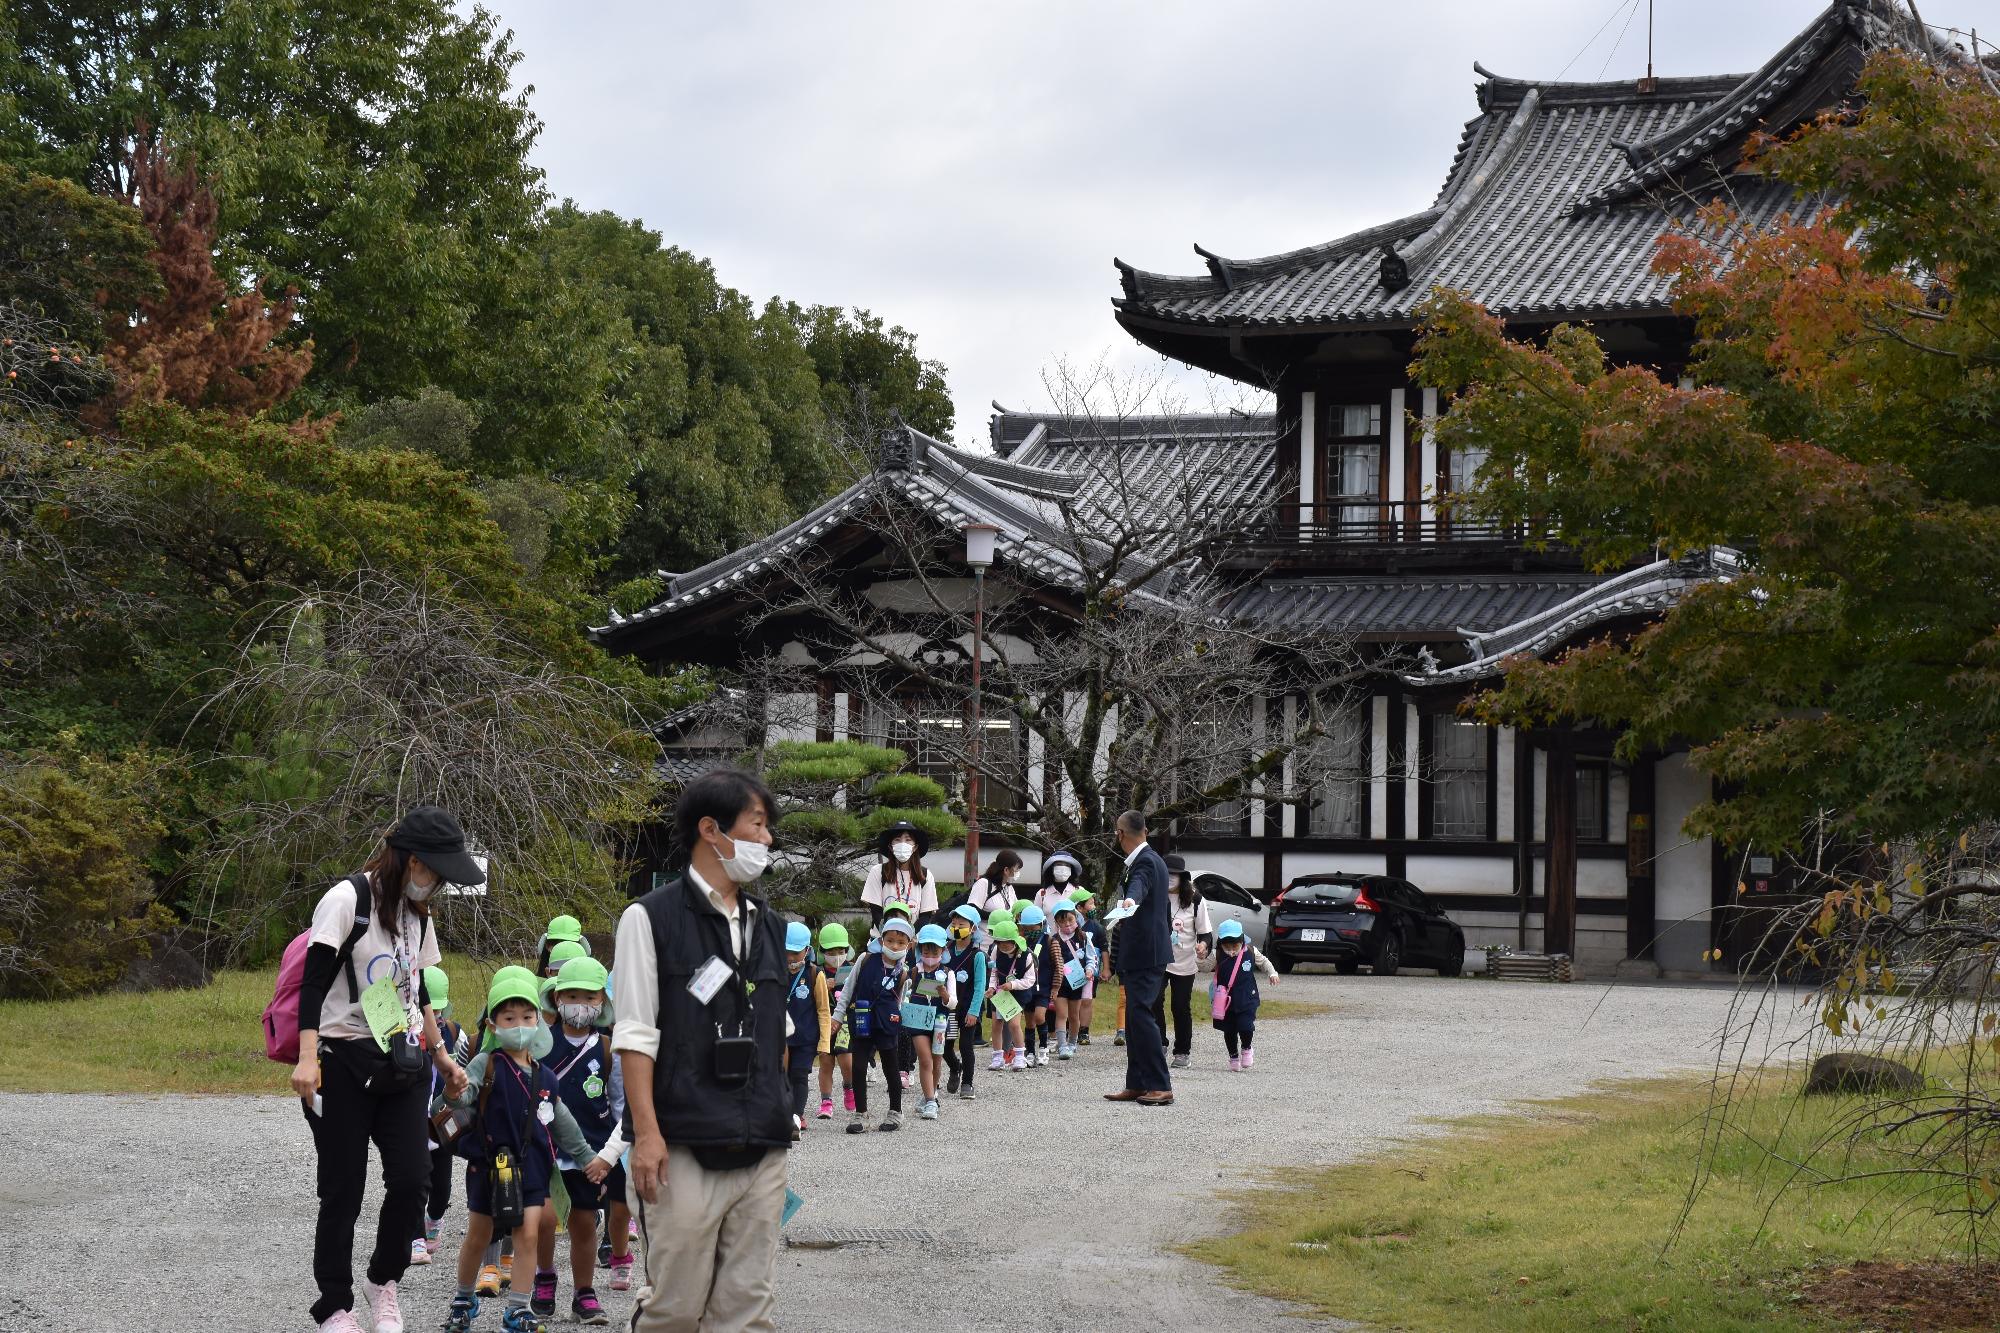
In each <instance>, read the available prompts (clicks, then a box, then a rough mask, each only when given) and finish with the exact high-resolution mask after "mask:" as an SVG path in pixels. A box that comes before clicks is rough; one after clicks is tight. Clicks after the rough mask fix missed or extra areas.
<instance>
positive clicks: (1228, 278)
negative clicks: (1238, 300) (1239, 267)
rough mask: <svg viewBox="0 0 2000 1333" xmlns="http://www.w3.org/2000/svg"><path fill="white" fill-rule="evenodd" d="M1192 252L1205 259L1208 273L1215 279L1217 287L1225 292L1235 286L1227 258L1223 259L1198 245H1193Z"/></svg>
mask: <svg viewBox="0 0 2000 1333" xmlns="http://www.w3.org/2000/svg"><path fill="white" fill-rule="evenodd" d="M1194 252H1195V253H1196V254H1198V255H1200V256H1201V257H1202V258H1203V259H1204V260H1206V261H1207V263H1208V275H1209V276H1210V277H1211V278H1214V279H1215V282H1216V285H1217V286H1218V287H1220V288H1222V290H1223V291H1225V292H1226V291H1229V290H1231V289H1232V288H1234V287H1235V286H1236V283H1235V282H1234V280H1233V276H1232V275H1231V273H1230V272H1229V261H1228V260H1227V259H1224V258H1223V257H1222V256H1221V255H1219V254H1216V253H1215V252H1214V251H1212V250H1204V249H1202V248H1201V247H1200V246H1199V245H1197V246H1195V248H1194Z"/></svg>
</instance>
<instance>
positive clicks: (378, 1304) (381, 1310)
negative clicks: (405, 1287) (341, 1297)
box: [361, 1278, 403, 1333]
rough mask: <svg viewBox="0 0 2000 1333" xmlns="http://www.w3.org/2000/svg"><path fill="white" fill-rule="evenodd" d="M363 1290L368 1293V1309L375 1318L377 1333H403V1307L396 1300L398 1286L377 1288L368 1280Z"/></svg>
mask: <svg viewBox="0 0 2000 1333" xmlns="http://www.w3.org/2000/svg"><path fill="white" fill-rule="evenodd" d="M361 1289H362V1290H363V1291H365V1292H367V1293H368V1309H369V1311H370V1312H371V1313H372V1314H373V1315H374V1316H375V1325H374V1327H375V1333H403V1307H402V1305H401V1304H400V1303H399V1302H398V1301H397V1299H396V1284H395V1283H393V1282H384V1283H383V1284H382V1285H381V1286H379V1287H378V1286H376V1285H375V1284H374V1283H373V1282H370V1281H368V1280H367V1279H366V1278H363V1279H362V1280H361Z"/></svg>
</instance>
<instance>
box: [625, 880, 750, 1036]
mask: <svg viewBox="0 0 2000 1333" xmlns="http://www.w3.org/2000/svg"><path fill="white" fill-rule="evenodd" d="M686 874H687V878H688V882H689V883H690V884H693V885H694V886H695V887H696V888H698V889H700V890H701V891H702V893H703V894H704V895H705V896H706V897H707V898H708V901H709V905H710V906H712V907H713V908H715V910H716V911H718V912H720V913H722V915H723V916H724V918H725V919H727V920H728V922H729V947H730V950H731V951H732V952H733V953H735V955H736V956H737V957H738V958H741V957H742V956H743V948H744V941H745V939H747V938H748V932H749V930H750V929H751V923H752V922H754V921H755V920H756V917H755V915H754V914H755V912H756V911H757V905H756V904H755V903H753V902H751V901H750V900H749V899H748V898H746V897H744V896H743V895H742V893H741V892H739V893H738V894H737V895H736V910H735V911H733V912H732V911H730V910H729V909H728V908H726V907H725V906H723V902H722V895H721V894H719V893H717V892H716V891H715V890H714V889H712V888H710V887H709V885H708V881H707V880H705V879H703V878H702V877H701V876H700V875H698V874H696V873H695V871H694V867H693V866H689V867H688V869H687V871H686ZM612 957H613V959H614V961H616V963H617V964H618V970H617V975H616V976H615V977H614V978H613V984H614V987H615V989H614V992H613V994H612V996H611V1002H612V1008H613V1009H614V1010H615V1011H616V1013H617V1015H618V1021H617V1022H616V1023H615V1024H613V1025H612V1028H611V1049H612V1050H614V1051H637V1052H638V1053H639V1054H640V1055H645V1056H651V1057H653V1058H655V1059H657V1058H658V1057H659V1054H660V1027H659V1021H660V959H659V955H658V953H657V952H655V950H654V948H653V919H652V918H651V917H649V916H647V915H646V909H645V908H643V907H641V906H640V905H639V904H638V903H633V904H632V905H631V906H630V907H628V908H626V909H625V914H624V915H623V916H621V917H619V918H618V940H617V952H616V953H615V954H613V955H612Z"/></svg>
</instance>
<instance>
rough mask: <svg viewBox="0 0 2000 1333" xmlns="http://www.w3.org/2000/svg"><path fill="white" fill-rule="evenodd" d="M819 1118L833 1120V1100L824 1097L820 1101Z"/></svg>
mask: <svg viewBox="0 0 2000 1333" xmlns="http://www.w3.org/2000/svg"><path fill="white" fill-rule="evenodd" d="M819 1118H820V1119H822V1120H831V1119H833V1098H831V1097H822V1098H820V1099H819Z"/></svg>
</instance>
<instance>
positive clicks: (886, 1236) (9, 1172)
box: [0, 973, 1804, 1333]
mask: <svg viewBox="0 0 2000 1333" xmlns="http://www.w3.org/2000/svg"><path fill="white" fill-rule="evenodd" d="M1274 998H1284V999H1288V1000H1310V1001H1317V1002H1321V1003H1325V1004H1328V1005H1331V1006H1333V1008H1332V1011H1331V1012H1330V1013H1327V1014H1325V1015H1321V1016H1317V1017H1312V1018H1298V1019H1288V1020H1280V1021H1276V1022H1271V1023H1267V1024H1266V1025H1264V1028H1263V1030H1262V1031H1261V1032H1260V1034H1259V1037H1260V1040H1259V1041H1258V1044H1257V1051H1258V1063H1257V1068H1256V1070H1255V1071H1254V1072H1253V1073H1249V1074H1231V1073H1230V1072H1229V1070H1228V1066H1227V1065H1226V1063H1225V1062H1224V1056H1223V1053H1222V1040H1221V1037H1220V1035H1219V1034H1217V1033H1215V1032H1212V1031H1209V1030H1207V1028H1206V1027H1205V1026H1204V1027H1203V1028H1202V1030H1201V1031H1200V1032H1198V1033H1197V1036H1196V1043H1195V1062H1194V1067H1193V1068H1191V1069H1188V1070H1184V1071H1179V1074H1178V1076H1177V1077H1176V1080H1175V1090H1176V1097H1177V1099H1178V1100H1177V1104H1176V1105H1175V1106H1172V1107H1169V1108H1163V1109H1158V1110H1149V1109H1141V1108H1138V1107H1134V1106H1129V1105H1115V1104H1112V1103H1109V1102H1106V1101H1104V1100H1102V1098H1101V1097H1100V1094H1101V1093H1104V1092H1107V1091H1111V1090H1114V1089H1116V1088H1118V1087H1120V1086H1122V1084H1123V1069H1124V1062H1123V1055H1124V1053H1123V1052H1122V1051H1119V1050H1116V1049H1114V1048H1113V1047H1112V1046H1111V1045H1110V1043H1109V1040H1108V1038H1109V1036H1110V1031H1109V1028H1108V1026H1107V1027H1106V1028H1105V1030H1104V1031H1103V1033H1102V1034H1101V1036H1100V1038H1099V1044H1097V1045H1094V1046H1091V1047H1088V1048H1086V1049H1085V1050H1084V1051H1083V1052H1082V1053H1081V1055H1080V1057H1079V1058H1078V1059H1077V1060H1075V1061H1071V1062H1069V1063H1057V1064H1052V1065H1050V1066H1049V1068H1047V1069H1045V1070H1032V1071H1029V1072H1026V1073H1020V1074H1013V1073H1008V1074H993V1073H991V1072H990V1071H988V1070H985V1069H983V1068H982V1069H981V1070H980V1074H979V1078H978V1088H979V1094H980V1095H979V1100H978V1101H977V1102H974V1103H964V1102H960V1101H958V1100H957V1099H955V1098H953V1099H947V1100H946V1102H945V1105H944V1116H943V1119H942V1120H941V1121H939V1122H938V1123H936V1124H929V1123H925V1122H921V1121H916V1120H914V1119H912V1120H911V1121H909V1122H907V1123H906V1125H905V1128H904V1131H903V1132H902V1133H900V1134H868V1135H865V1136H860V1135H857V1136H853V1137H850V1136H848V1135H846V1134H842V1133H839V1132H838V1129H839V1126H840V1125H841V1124H842V1123H843V1122H842V1120H841V1119H840V1118H838V1117H837V1118H836V1119H834V1120H831V1121H817V1122H814V1123H813V1125H812V1127H811V1129H810V1132H808V1133H807V1134H806V1136H805V1141H804V1142H803V1143H802V1144H801V1145H800V1146H799V1148H798V1149H797V1150H796V1151H795V1152H794V1153H793V1155H792V1162H791V1181H792V1185H793V1187H794V1188H795V1189H797V1190H798V1191H799V1193H800V1194H802V1195H803V1196H804V1197H805V1200H806V1202H805V1207H804V1208H803V1209H802V1210H801V1211H800V1213H799V1215H798V1216H797V1217H796V1218H795V1219H794V1220H793V1222H792V1224H791V1226H790V1227H788V1228H787V1230H786V1235H787V1239H788V1242H789V1243H788V1244H787V1245H786V1247H785V1248H784V1249H783V1250H782V1251H781V1252H780V1254H779V1257H778V1291H779V1296H778V1317H779V1322H780V1323H781V1324H782V1325H783V1326H785V1327H788V1328H794V1329H811V1330H815V1331H816V1333H841V1331H843V1330H855V1331H856V1333H881V1330H883V1329H885V1328H897V1327H906V1326H913V1325H914V1323H915V1322H916V1321H915V1320H912V1319H910V1318H908V1317H907V1316H906V1315H899V1314H897V1313H893V1312H894V1311H897V1310H906V1311H907V1310H912V1309H914V1310H918V1311H921V1312H922V1315H921V1322H922V1324H923V1325H924V1326H926V1327H929V1328H936V1329H973V1328H980V1327H986V1326H990V1325H992V1324H993V1323H995V1322H996V1320H998V1321H999V1322H1000V1323H1001V1324H1002V1325H1003V1326H1005V1325H1007V1324H1013V1325H1016V1326H1020V1327H1034V1328H1049V1329H1062V1330H1094V1331H1097V1330H1124V1329H1132V1330H1141V1329H1143V1330H1152V1329H1161V1328H1201V1327H1207V1328H1219V1327H1230V1328H1233V1329H1238V1330H1244V1329H1258V1328H1287V1327H1289V1328H1296V1327H1297V1326H1298V1321H1297V1319H1296V1318H1287V1316H1286V1307H1284V1306H1281V1305H1279V1304H1278V1303H1276V1302H1273V1301H1266V1300H1263V1299H1261V1298H1256V1297H1250V1296H1245V1295H1242V1294H1240V1293H1235V1292H1231V1291H1228V1290H1227V1289H1225V1288H1223V1287H1222V1286H1221V1285H1220V1284H1219V1283H1218V1282H1217V1280H1216V1277H1215V1275H1214V1273H1213V1272H1212V1271H1211V1270H1209V1269H1207V1268H1205V1267H1204V1266H1202V1265H1199V1264H1196V1263H1195V1262H1193V1261H1191V1260H1188V1259H1184V1258H1181V1257H1179V1256H1178V1255H1175V1254H1172V1253H1170V1252H1169V1251H1168V1248H1167V1247H1169V1246H1171V1245H1173V1244H1174V1243H1175V1242H1178V1241H1183V1240H1189V1239H1193V1238H1197V1237H1201V1236H1206V1235H1212V1234H1215V1233H1217V1232H1219V1231H1221V1230H1223V1229H1225V1228H1226V1227H1227V1225H1228V1207H1227V1205H1226V1204H1225V1203H1223V1202H1222V1201H1221V1200H1220V1199H1219V1198H1218V1193H1219V1192H1220V1191H1223V1190H1227V1189H1231V1188H1234V1187H1239V1186H1240V1185H1241V1184H1242V1183H1243V1182H1244V1180H1245V1178H1246V1177H1247V1176H1249V1175H1251V1174H1252V1173H1254V1172H1256V1171H1258V1170H1260V1169H1262V1168H1266V1167H1270V1166H1275V1165H1284V1164H1291V1163H1297V1162H1301V1161H1309V1162H1336V1161H1342V1160H1348V1159H1352V1158H1355V1157H1358V1156H1361V1155H1363V1154H1366V1153H1370V1152H1376V1151H1383V1150H1387V1151H1394V1147H1393V1143H1394V1141H1395V1140H1396V1139H1398V1138H1399V1137H1403V1136H1407V1135H1409V1134H1410V1133H1412V1132H1413V1131H1414V1132H1421V1131H1422V1130H1423V1128H1424V1122H1425V1121H1426V1119H1427V1118H1430V1117H1439V1116H1453V1115H1462V1114H1465V1113H1468V1112H1476V1111H1483V1110H1492V1109H1495V1108H1499V1107H1503V1106H1505V1105H1506V1104H1507V1103H1508V1102H1509V1101H1511V1100H1514V1099H1520V1098H1532V1097H1545V1096H1554V1095H1560V1094H1565V1093H1571V1092H1576V1091H1578V1090H1580V1089H1583V1088H1585V1087H1588V1086H1589V1085H1591V1084H1592V1083H1595V1082H1598V1081H1601V1080H1606V1079H1616V1078H1625V1077H1631V1076H1635V1075H1649V1074H1656V1073H1660V1072H1662V1071H1667V1070H1674V1069H1685V1068H1690V1067H1699V1066H1701V1065H1703V1064H1704V1063H1705V1061H1706V1060H1707V1059H1708V1058H1710V1057H1711V1055H1712V1052H1713V1042H1714V1039H1715V1034H1716V1033H1717V1032H1718V1031H1719V1029H1720V1026H1721V1024H1722V1022H1723V1020H1724V1017H1725V1013H1726V1011H1727V1008H1728V1005H1729V1002H1730V993H1729V992H1728V991H1727V990H1726V989H1723V988H1721V987H1709V986H1691V987H1672V986H1629V985H1628V986H1621V987H1618V988H1615V989H1612V990H1610V991H1608V992H1607V991H1606V989H1605V988H1604V987H1603V986H1600V985H1576V986H1555V985H1530V984H1517V983H1496V982H1486V981H1475V980H1469V979H1468V980H1457V981H1446V980H1443V979H1439V978H1432V977H1422V976H1419V977H1407V976H1406V977H1397V978H1394V979H1383V980H1380V981H1378V980H1376V979H1375V978H1373V977H1366V976H1360V977H1339V976H1309V975H1306V974H1303V973H1301V974H1295V975H1294V976H1291V977H1287V978H1286V979H1285V981H1284V983H1283V985H1282V986H1281V987H1280V988H1279V990H1278V991H1277V993H1276V996H1275V997H1274ZM1788 1025H1789V1020H1788ZM1798 1026H1801V1027H1802V1026H1804V1020H1803V1019H1801V1020H1799V1023H1798ZM881 1102H882V1098H881V1090H880V1087H879V1083H878V1085H877V1088H876V1104H877V1106H878V1107H879V1106H880V1105H881ZM905 1106H906V1109H907V1110H913V1109H914V1098H912V1099H910V1100H908V1101H906V1103H905ZM0 1162H4V1163H5V1166H4V1169H0V1254H6V1255H7V1256H9V1259H10V1268H11V1269H12V1272H11V1273H10V1278H11V1280H10V1281H9V1283H8V1284H7V1285H8V1288H9V1293H10V1294H5V1295H0V1330H5V1333H16V1331H17V1330H29V1329H34V1330H61V1331H62V1333H71V1331H72V1330H73V1331H74V1333H110V1331H117V1330H126V1329H145V1328H154V1327H159V1328H171V1329H188V1328H196V1329H202V1330H204V1331H205V1333H236V1331H238V1330H242V1331H244V1333H249V1331H250V1330H255V1331H256V1333H270V1331H271V1330H280V1329H294V1328H296V1329H307V1328H310V1327H311V1325H310V1323H309V1322H308V1321H307V1319H306V1317H305V1313H304V1311H305V1307H306V1306H307V1304H308V1303H309V1302H310V1301H311V1299H312V1290H311V1283H310V1274H309V1267H310V1262H309V1261H310V1237H311V1231H312V1217H313V1171H312V1159H311V1147H310V1141H309V1139H308V1136H307V1133H306V1127H305V1124H304V1122H303V1120H302V1119H301V1117H300V1115H299V1112H298V1109H297V1107H296V1105H295V1104H294V1103H292V1102H290V1101H289V1100H287V1099H284V1098H277V1097H269V1098H253V1097H205V1098H204V1097H160V1098H145V1097H78V1096H30V1095H20V1094H13V1095H4V1096H0ZM374 1206H375V1200H374V1196H373V1194H372V1191H371V1197H370V1200H369V1202H368V1204H367V1205H366V1206H365V1208H364V1212H363V1217H364V1219H367V1218H371V1217H372V1215H373V1209H374ZM463 1217H464V1214H463V1213H462V1212H461V1211H459V1208H458V1206H457V1201H456V1200H454V1207H453V1211H452V1212H451V1213H450V1214H448V1215H447V1217H446V1219H445V1234H446V1239H447V1248H448V1250H449V1252H452V1253H455V1250H456V1238H457V1235H458V1234H459V1225H460V1223H461V1222H462V1220H463ZM365 1253H366V1245H365V1242H363V1243H362V1244H360V1245H358V1246H357V1254H358V1255H365ZM444 1257H445V1252H441V1254H440V1258H444ZM558 1266H559V1267H563V1266H564V1264H563V1260H562V1258H561V1255H560V1253H559V1254H558ZM450 1284H451V1277H450V1273H449V1266H448V1265H446V1264H442V1263H441V1264H438V1265H434V1266H432V1267H431V1268H428V1269H413V1270H411V1276H410V1278H409V1280H408V1282H407V1290H406V1295H405V1300H404V1305H405V1310H406V1312H407V1313H408V1314H409V1316H410V1327H411V1329H413V1330H417V1329H434V1328H436V1327H437V1326H438V1324H439V1322H440V1321H441V1320H442V1317H443V1314H444V1307H445V1304H446V1303H447V1301H448V1299H449V1295H450ZM603 1294H604V1296H605V1297H606V1299H607V1300H608V1301H609V1302H610V1304H611V1309H612V1312H613V1315H614V1318H615V1317H617V1316H621V1315H622V1314H623V1312H624V1310H625V1309H626V1307H627V1305H628V1304H629V1302H628V1301H627V1299H626V1298H623V1297H619V1296H614V1295H612V1293H609V1292H605V1293H603ZM561 1303H562V1309H563V1310H564V1312H565V1313H564V1315H563V1316H561V1317H560V1319H559V1321H558V1322H559V1323H566V1322H567V1313H566V1312H567V1310H568V1303H569V1288H568V1279H567V1272H566V1271H565V1277H564V1286H563V1292H562V1298H561ZM1009 1311H1011V1312H1012V1314H1011V1315H1010V1314H1008V1312H1009ZM498 1324H499V1318H498V1315H497V1313H494V1312H493V1311H492V1309H491V1306H490V1304H489V1309H488V1312H487V1313H486V1314H485V1315H483V1316H482V1318H481V1320H480V1325H481V1327H485V1328H497V1327H498Z"/></svg>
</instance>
